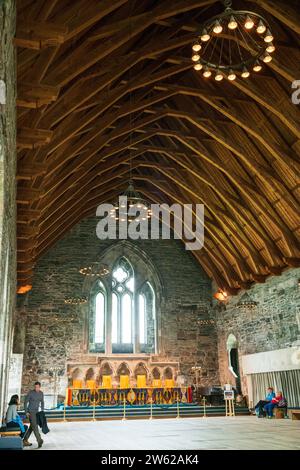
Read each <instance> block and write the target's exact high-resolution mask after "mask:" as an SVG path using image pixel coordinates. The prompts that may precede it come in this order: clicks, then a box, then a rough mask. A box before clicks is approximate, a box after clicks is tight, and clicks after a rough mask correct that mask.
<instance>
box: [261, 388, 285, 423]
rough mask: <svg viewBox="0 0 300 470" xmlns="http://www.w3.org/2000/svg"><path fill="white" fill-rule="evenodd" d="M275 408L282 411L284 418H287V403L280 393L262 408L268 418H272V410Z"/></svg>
mask: <svg viewBox="0 0 300 470" xmlns="http://www.w3.org/2000/svg"><path fill="white" fill-rule="evenodd" d="M275 407H276V408H282V409H284V416H287V401H286V399H285V398H284V396H283V395H282V392H277V393H276V396H275V397H274V398H272V400H271V402H270V403H268V404H267V405H265V406H264V409H265V411H266V413H267V415H268V418H273V410H274V408H275Z"/></svg>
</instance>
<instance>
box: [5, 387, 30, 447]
mask: <svg viewBox="0 0 300 470" xmlns="http://www.w3.org/2000/svg"><path fill="white" fill-rule="evenodd" d="M19 404H20V401H19V396H18V395H12V397H11V399H10V402H9V404H8V408H7V412H6V418H5V421H6V428H7V430H8V431H9V429H10V428H11V429H12V428H20V431H21V437H22V438H23V436H24V435H25V432H26V431H27V429H28V426H26V424H23V421H22V419H21V417H20V416H19V415H18V412H17V408H18V405H19Z"/></svg>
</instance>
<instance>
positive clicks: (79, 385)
mask: <svg viewBox="0 0 300 470" xmlns="http://www.w3.org/2000/svg"><path fill="white" fill-rule="evenodd" d="M73 388H82V380H79V379H76V380H73Z"/></svg>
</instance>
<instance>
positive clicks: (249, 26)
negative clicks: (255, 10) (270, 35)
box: [245, 15, 254, 29]
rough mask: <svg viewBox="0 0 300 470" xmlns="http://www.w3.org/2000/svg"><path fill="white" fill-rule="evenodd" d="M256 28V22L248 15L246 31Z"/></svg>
mask: <svg viewBox="0 0 300 470" xmlns="http://www.w3.org/2000/svg"><path fill="white" fill-rule="evenodd" d="M253 26H254V21H253V20H252V18H251V17H250V16H249V15H248V16H247V18H246V21H245V28H246V29H252V28H253Z"/></svg>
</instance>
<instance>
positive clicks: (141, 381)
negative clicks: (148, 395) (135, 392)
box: [136, 375, 147, 388]
mask: <svg viewBox="0 0 300 470" xmlns="http://www.w3.org/2000/svg"><path fill="white" fill-rule="evenodd" d="M136 386H137V388H146V387H147V383H146V376H145V375H138V376H137V378H136Z"/></svg>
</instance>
